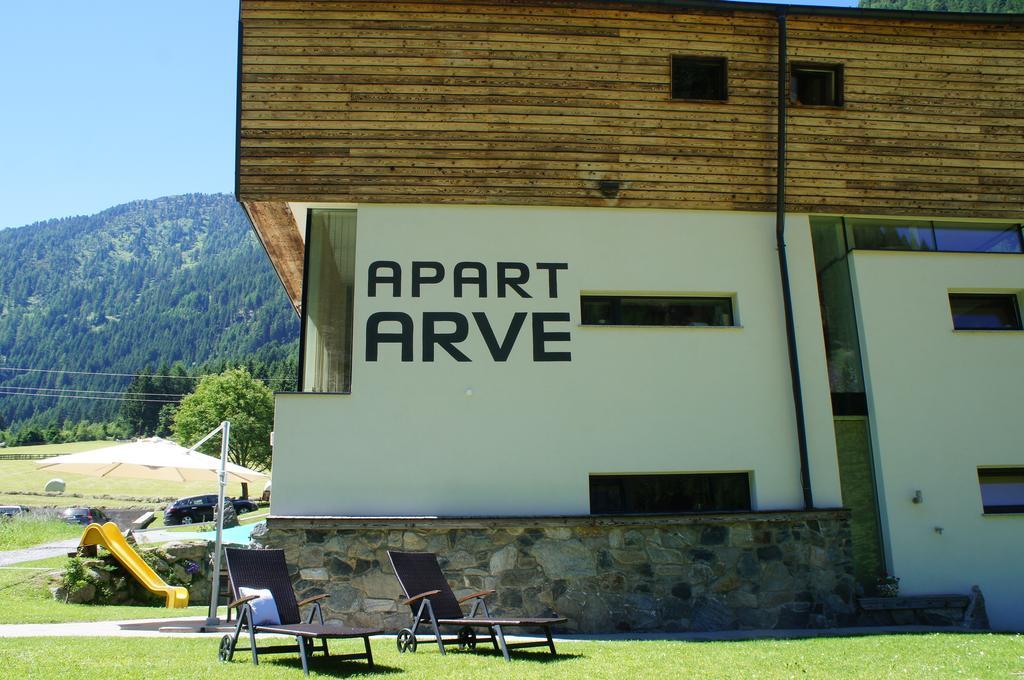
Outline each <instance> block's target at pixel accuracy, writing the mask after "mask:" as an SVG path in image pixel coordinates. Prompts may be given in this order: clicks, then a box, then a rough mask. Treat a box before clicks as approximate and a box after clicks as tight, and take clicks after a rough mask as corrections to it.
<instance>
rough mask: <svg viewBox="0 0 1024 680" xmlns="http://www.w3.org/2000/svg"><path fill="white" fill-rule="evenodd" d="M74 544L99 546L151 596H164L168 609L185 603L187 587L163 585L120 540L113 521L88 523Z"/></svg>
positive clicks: (118, 530)
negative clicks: (102, 523)
mask: <svg viewBox="0 0 1024 680" xmlns="http://www.w3.org/2000/svg"><path fill="white" fill-rule="evenodd" d="M78 545H79V547H81V546H85V545H102V546H103V547H104V548H106V549H107V550H108V551H109V552H110V554H111V555H113V556H114V557H115V558H117V561H118V562H120V563H121V566H122V567H124V568H125V569H127V570H128V573H130V574H131V575H132V576H134V577H135V580H136V581H138V582H139V583H141V584H142V585H143V586H144V587H145V588H146V590H148V591H149V592H151V593H153V594H154V595H163V596H165V597H166V598H167V608H168V609H181V608H182V607H187V606H188V589H186V588H182V587H181V586H169V585H167V584H166V583H165V582H164V580H163V579H162V578H160V577H159V576H157V574H156V572H155V571H153V568H152V567H150V566H149V565H148V564H146V561H145V560H143V559H142V557H140V556H139V553H137V552H135V549H134V548H132V547H131V546H130V545H128V541H126V540H124V536H122V535H121V530H120V529H118V528H117V525H116V524H114V523H113V522H107V523H106V524H104V525H102V526H100V525H99V524H90V525H89V526H87V527H86V528H85V532H84V533H83V534H82V540H81V541H79V542H78Z"/></svg>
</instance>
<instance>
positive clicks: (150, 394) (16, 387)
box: [0, 385, 188, 399]
mask: <svg viewBox="0 0 1024 680" xmlns="http://www.w3.org/2000/svg"><path fill="white" fill-rule="evenodd" d="M0 387H2V388H4V389H9V390H46V391H47V392H60V393H76V392H77V393H80V394H112V395H115V396H125V395H126V394H128V395H131V396H133V397H166V398H168V399H180V398H182V397H186V396H188V395H186V394H169V393H167V392H126V391H125V390H117V391H112V390H76V389H72V388H70V387H37V386H33V385H0Z"/></svg>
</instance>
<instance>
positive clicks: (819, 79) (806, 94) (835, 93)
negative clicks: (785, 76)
mask: <svg viewBox="0 0 1024 680" xmlns="http://www.w3.org/2000/svg"><path fill="white" fill-rule="evenodd" d="M789 76H790V81H789V96H790V99H791V100H792V101H793V103H794V104H803V105H805V106H842V105H843V67H842V65H841V64H807V63H798V64H790V67H789Z"/></svg>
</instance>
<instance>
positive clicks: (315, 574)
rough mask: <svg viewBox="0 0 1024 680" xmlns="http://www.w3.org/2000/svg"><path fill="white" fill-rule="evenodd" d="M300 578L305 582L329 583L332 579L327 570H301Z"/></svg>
mask: <svg viewBox="0 0 1024 680" xmlns="http://www.w3.org/2000/svg"><path fill="white" fill-rule="evenodd" d="M299 577H300V578H301V579H302V580H303V581H327V580H329V579H330V576H328V574H327V570H326V569H301V570H300V571H299Z"/></svg>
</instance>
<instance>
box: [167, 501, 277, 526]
mask: <svg viewBox="0 0 1024 680" xmlns="http://www.w3.org/2000/svg"><path fill="white" fill-rule="evenodd" d="M224 500H226V501H231V503H232V505H234V506H235V513H236V514H239V515H243V514H245V513H247V512H252V511H253V510H255V509H256V508H257V507H258V506H257V505H256V504H255V503H253V502H252V501H250V500H245V499H242V498H225V499H224ZM216 507H217V495H216V494H206V495H203V496H189V497H187V498H179V499H178V500H176V501H174V502H173V503H171V504H170V505H169V506H167V509H166V510H164V524H166V525H167V526H173V525H175V524H193V523H195V522H212V521H213V511H214V508H216Z"/></svg>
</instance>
